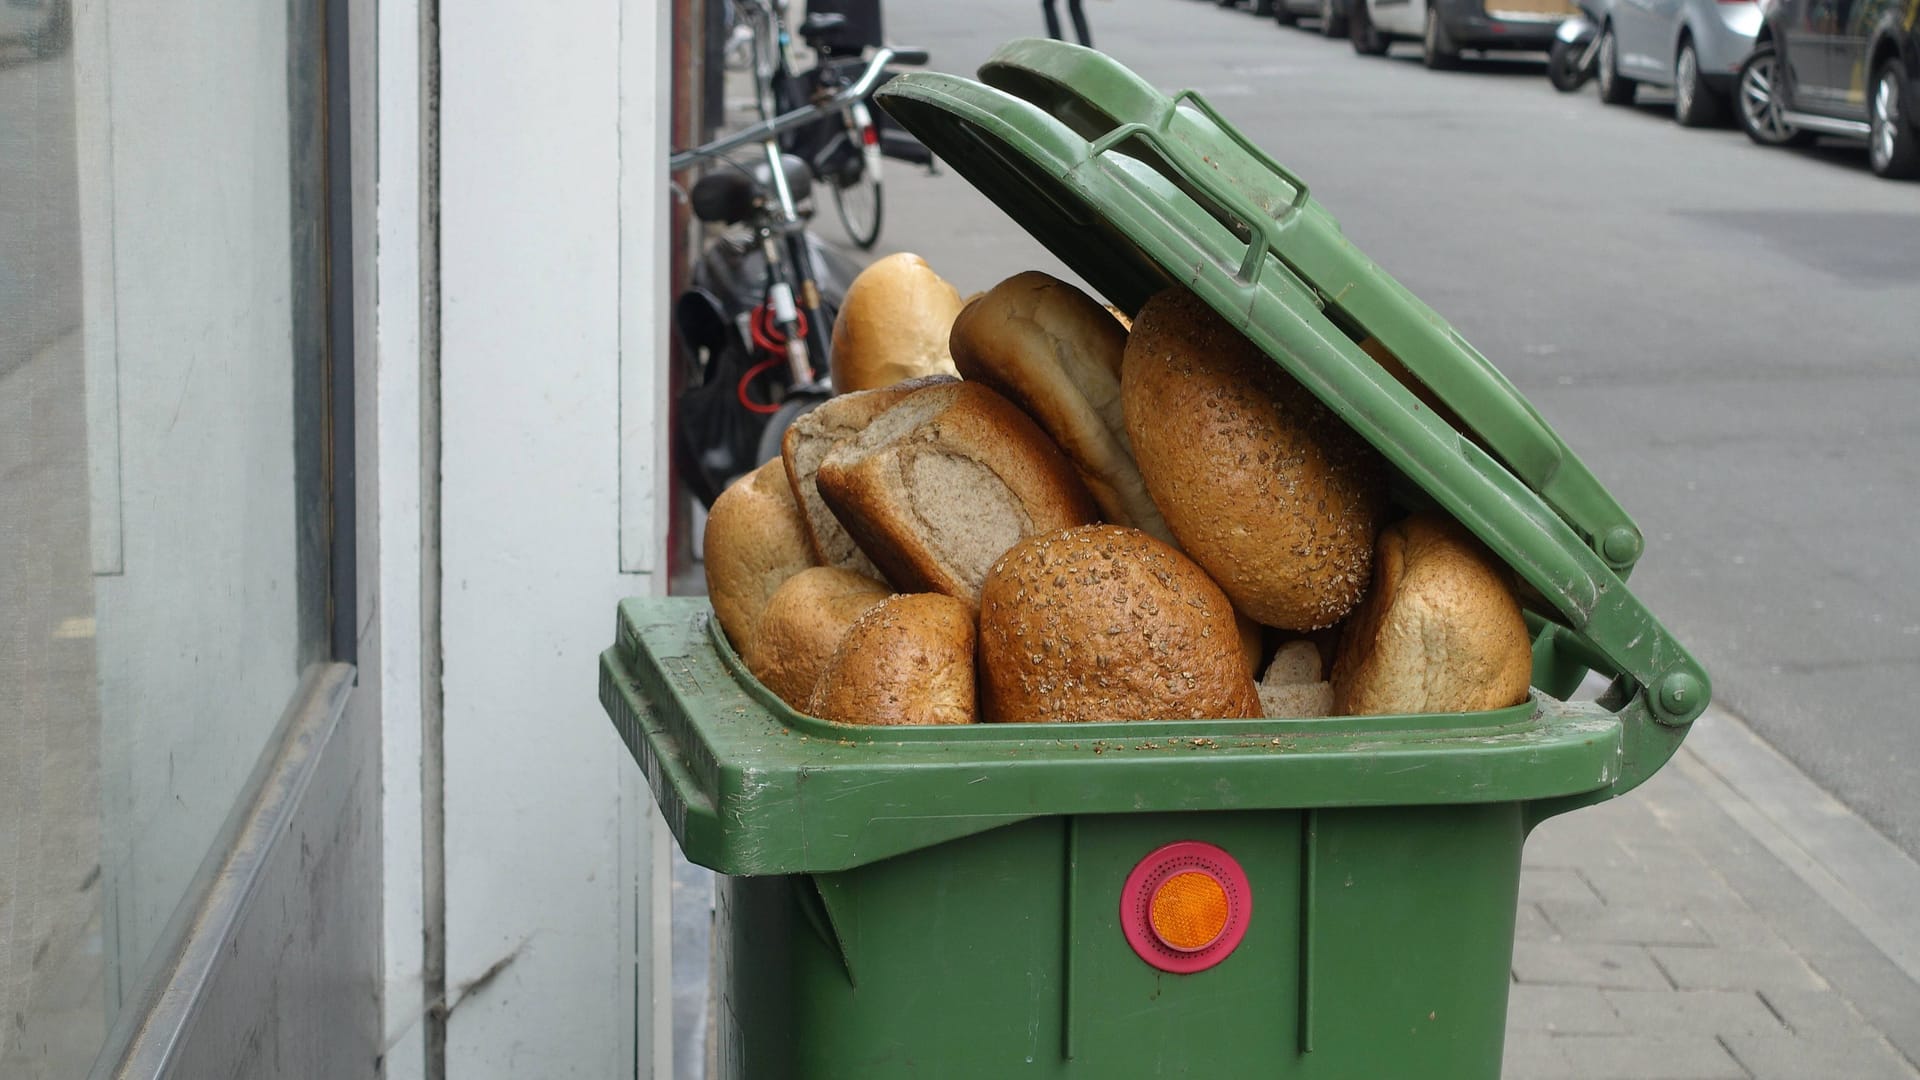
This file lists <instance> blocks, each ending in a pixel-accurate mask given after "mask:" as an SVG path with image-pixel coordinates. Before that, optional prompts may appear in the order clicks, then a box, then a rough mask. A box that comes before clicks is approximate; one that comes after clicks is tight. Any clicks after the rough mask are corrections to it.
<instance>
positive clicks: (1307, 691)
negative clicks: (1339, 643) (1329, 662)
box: [1260, 638, 1334, 720]
mask: <svg viewBox="0 0 1920 1080" xmlns="http://www.w3.org/2000/svg"><path fill="white" fill-rule="evenodd" d="M1260 709H1261V715H1263V716H1267V717H1270V718H1275V719H1289V720H1299V719H1306V718H1309V717H1318V716H1332V715H1334V711H1333V685H1332V684H1331V683H1329V682H1328V681H1327V680H1326V679H1323V678H1321V677H1320V648H1319V646H1317V645H1315V644H1314V643H1313V642H1311V641H1307V640H1306V639H1304V638H1302V639H1300V640H1298V641H1289V642H1287V643H1286V644H1285V645H1282V646H1280V651H1279V652H1277V653H1275V654H1274V655H1273V663H1271V664H1269V665H1268V666H1267V673H1266V674H1265V675H1263V676H1261V677H1260Z"/></svg>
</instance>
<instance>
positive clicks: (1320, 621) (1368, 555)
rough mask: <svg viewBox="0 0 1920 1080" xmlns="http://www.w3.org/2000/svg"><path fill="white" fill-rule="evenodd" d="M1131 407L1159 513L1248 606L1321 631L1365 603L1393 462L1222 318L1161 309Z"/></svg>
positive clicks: (1181, 293)
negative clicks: (1387, 461)
mask: <svg viewBox="0 0 1920 1080" xmlns="http://www.w3.org/2000/svg"><path fill="white" fill-rule="evenodd" d="M1121 402H1122V405H1123V406H1124V408H1125V412H1126V424H1127V434H1128V435H1129V436H1130V437H1131V439H1132V440H1133V450H1134V455H1135V457H1136V459H1137V460H1138V463H1139V466H1140V475H1141V477H1142V478H1143V479H1145V481H1146V485H1147V490H1148V492H1150V493H1151V494H1152V496H1153V501H1154V503H1155V504H1156V505H1158V506H1159V507H1160V512H1161V513H1162V514H1163V515H1164V516H1165V517H1166V521H1167V525H1168V526H1169V527H1170V528H1171V529H1172V530H1173V535H1174V536H1175V538H1177V539H1178V540H1179V542H1180V547H1181V549H1182V550H1183V551H1185V552H1186V553H1187V554H1188V555H1189V556H1191V557H1192V558H1193V560H1194V561H1195V562H1198V563H1199V564H1200V565H1201V566H1202V567H1205V568H1206V571H1207V573H1208V574H1210V575H1212V577H1213V579H1214V580H1215V581H1217V582H1219V583H1220V587H1221V588H1222V589H1224V590H1226V593H1227V595H1228V596H1229V597H1231V598H1232V599H1233V603H1234V606H1235V607H1237V608H1239V609H1240V610H1241V611H1243V612H1245V613H1246V614H1247V615H1249V616H1251V617H1252V618H1254V619H1255V620H1258V621H1259V622H1261V623H1264V624H1266V625H1268V626H1275V627H1280V628H1282V629H1287V630H1312V629H1316V628H1319V627H1324V626H1330V625H1332V624H1333V623H1336V622H1338V621H1339V620H1340V619H1342V618H1344V617H1345V616H1346V614H1347V612H1349V611H1351V610H1352V608H1353V605H1354V604H1356V603H1358V602H1359V599H1360V594H1361V593H1362V591H1364V590H1365V588H1366V584H1367V576H1368V570H1369V567H1370V564H1371V561H1372V544H1373V536H1374V533H1375V532H1376V530H1377V528H1378V524H1379V520H1380V517H1381V515H1382V513H1383V512H1384V510H1385V507H1386V469H1385V466H1384V463H1383V462H1382V461H1381V460H1380V458H1379V455H1378V454H1376V453H1375V452H1374V450H1373V449H1372V448H1371V447H1369V446H1368V445H1367V444H1366V443H1365V442H1364V441H1363V440H1362V439H1361V438H1360V437H1359V436H1357V435H1355V434H1354V433H1353V432H1352V430H1350V429H1349V428H1348V427H1347V426H1346V425H1345V424H1343V423H1342V422H1341V421H1340V419H1339V418H1338V417H1336V416H1335V415H1334V414H1333V413H1332V412H1331V411H1329V410H1328V409H1327V408H1326V406H1324V405H1322V404H1321V403H1320V402H1319V401H1318V400H1317V399H1316V398H1314V396H1313V395H1312V394H1311V393H1309V392H1308V391H1307V390H1306V389H1305V388H1304V387H1302V386H1300V384H1299V383H1297V382H1295V381H1294V380H1293V379H1292V378H1291V377H1290V376H1288V375H1287V374H1286V373H1285V372H1284V371H1282V370H1281V369H1280V368H1279V366H1278V365H1276V364H1275V363H1274V362H1273V361H1272V360H1271V359H1270V358H1268V357H1267V356H1266V355H1265V354H1263V353H1262V352H1261V351H1260V350H1259V349H1258V348H1257V347H1255V346H1254V345H1253V343H1251V342H1249V341H1248V340H1247V339H1246V338H1245V337H1243V336H1242V335H1241V334H1240V333H1239V332H1238V331H1236V330H1235V329H1234V328H1233V327H1232V326H1230V325H1229V324H1228V323H1227V321H1226V320H1225V319H1223V318H1221V317H1220V316H1219V315H1218V314H1217V313H1215V312H1214V311H1213V309H1212V308H1210V307H1208V306H1207V305H1206V304H1205V303H1204V302H1202V301H1201V300H1200V299H1199V298H1198V297H1196V296H1194V295H1193V294H1192V293H1190V292H1188V291H1187V290H1186V289H1184V288H1178V287H1176V288H1173V289H1168V290H1166V291H1165V292H1162V293H1160V294H1158V295H1156V296H1154V297H1153V298H1152V299H1151V300H1149V301H1147V304H1146V306H1145V307H1143V308H1141V310H1140V312H1139V314H1138V315H1137V316H1136V317H1135V319H1134V324H1133V333H1132V334H1131V335H1130V336H1129V337H1128V339H1127V350H1126V361H1125V365H1124V367H1123V369H1122V376H1121Z"/></svg>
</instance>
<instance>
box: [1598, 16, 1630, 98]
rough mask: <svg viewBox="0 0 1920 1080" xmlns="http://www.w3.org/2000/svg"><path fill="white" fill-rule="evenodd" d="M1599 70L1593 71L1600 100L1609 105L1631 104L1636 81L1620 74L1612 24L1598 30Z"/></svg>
mask: <svg viewBox="0 0 1920 1080" xmlns="http://www.w3.org/2000/svg"><path fill="white" fill-rule="evenodd" d="M1597 66H1598V67H1599V70H1598V71H1597V72H1595V73H1594V75H1595V79H1596V81H1598V82H1599V84H1600V100H1601V101H1604V102H1606V103H1607V104H1609V105H1631V104H1633V88H1634V87H1635V86H1637V85H1639V84H1638V83H1635V82H1634V81H1633V80H1632V79H1629V78H1627V77H1626V76H1624V75H1622V74H1620V39H1619V38H1616V37H1614V36H1613V25H1612V24H1611V23H1609V24H1608V25H1607V27H1606V28H1605V29H1603V30H1601V31H1600V58H1599V60H1598V61H1597Z"/></svg>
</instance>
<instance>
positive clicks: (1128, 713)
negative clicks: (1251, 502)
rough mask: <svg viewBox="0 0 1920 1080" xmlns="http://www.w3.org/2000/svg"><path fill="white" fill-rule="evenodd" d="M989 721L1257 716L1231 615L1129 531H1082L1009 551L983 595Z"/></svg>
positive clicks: (1158, 549)
mask: <svg viewBox="0 0 1920 1080" xmlns="http://www.w3.org/2000/svg"><path fill="white" fill-rule="evenodd" d="M979 667H980V694H981V702H980V705H981V714H982V717H983V718H984V719H986V720H989V721H999V722H1016V721H1034V722H1051V721H1087V720H1154V719H1167V720H1174V719H1198V718H1202V717H1250V716H1258V715H1260V695H1259V692H1258V691H1257V690H1256V689H1255V687H1254V682H1253V676H1252V674H1251V673H1250V672H1249V671H1248V669H1247V662H1246V659H1245V658H1244V656H1243V655H1242V654H1241V651H1240V636H1239V634H1238V633H1236V632H1235V629H1234V618H1233V605H1232V604H1229V603H1228V602H1227V597H1226V594H1224V593H1222V592H1221V591H1220V588H1219V586H1217V585H1215V584H1214V583H1213V582H1212V580H1210V579H1209V578H1208V577H1207V575H1206V573H1205V572H1204V571H1202V570H1201V569H1200V567H1198V566H1196V565H1194V563H1193V561H1192V560H1190V559H1188V558H1187V557H1186V556H1184V555H1182V554H1180V552H1179V551H1177V550H1175V549H1174V548H1173V547H1172V546H1171V545H1169V544H1165V543H1162V542H1161V541H1159V540H1156V539H1154V538H1153V537H1151V536H1148V535H1147V534H1146V533H1143V532H1141V531H1139V530H1138V529H1128V528H1123V527H1121V526H1118V525H1087V526H1083V527H1080V528H1074V529H1064V530H1061V531H1058V532H1051V533H1047V534H1045V535H1042V536H1037V537H1034V538H1033V539H1031V540H1027V541H1024V542H1022V543H1021V544H1019V545H1018V546H1016V547H1015V548H1014V549H1013V550H1011V551H1009V552H1007V553H1006V554H1005V555H1004V556H1002V557H1001V558H1000V560H999V561H998V562H996V563H995V564H994V566H993V571H992V572H991V573H990V574H988V575H987V581H986V587H985V588H984V589H982V590H981V596H980V664H979Z"/></svg>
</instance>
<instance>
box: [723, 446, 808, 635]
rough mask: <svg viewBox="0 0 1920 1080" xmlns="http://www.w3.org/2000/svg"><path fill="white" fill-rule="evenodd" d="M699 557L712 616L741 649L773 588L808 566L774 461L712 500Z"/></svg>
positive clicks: (788, 493) (796, 511) (801, 529)
mask: <svg viewBox="0 0 1920 1080" xmlns="http://www.w3.org/2000/svg"><path fill="white" fill-rule="evenodd" d="M701 559H702V561H703V562H704V563H705V564H706V570H707V596H708V598H709V599H711V600H712V601H713V613H714V616H715V617H716V618H718V619H719V620H720V628H721V629H722V630H725V631H726V633H727V640H728V641H730V642H732V643H733V647H734V648H735V649H744V648H746V646H747V642H749V641H751V640H752V639H753V632H754V628H755V627H756V625H757V624H758V623H759V621H760V615H761V613H762V612H763V611H765V610H766V607H767V601H768V600H769V599H771V598H772V597H773V593H774V590H776V589H778V588H779V587H780V586H781V585H783V584H785V583H786V580H787V579H788V578H790V577H792V576H793V575H795V574H797V573H799V572H800V571H802V570H805V569H806V568H807V567H809V566H812V565H813V549H812V548H811V547H809V546H808V544H807V529H806V525H805V524H804V523H803V522H802V521H801V517H800V508H799V506H797V505H796V504H795V503H794V501H793V489H792V488H791V487H789V486H788V484H787V474H786V470H785V468H783V467H782V466H781V464H780V462H778V461H769V462H767V463H766V464H764V465H762V466H760V467H759V468H757V469H755V470H753V471H752V472H750V473H748V474H747V475H745V476H742V477H741V478H740V479H738V480H735V481H734V482H733V483H732V484H730V485H728V487H727V490H725V491H723V492H721V493H720V497H719V498H717V499H715V500H714V501H713V509H712V510H710V511H709V512H708V514H707V533H706V537H705V540H704V542H703V543H702V545H701Z"/></svg>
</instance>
